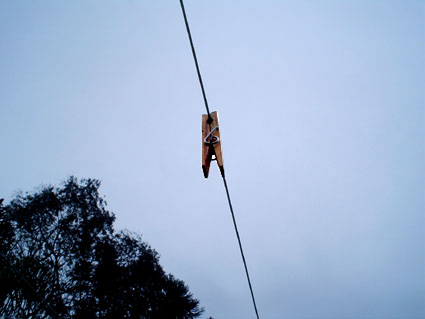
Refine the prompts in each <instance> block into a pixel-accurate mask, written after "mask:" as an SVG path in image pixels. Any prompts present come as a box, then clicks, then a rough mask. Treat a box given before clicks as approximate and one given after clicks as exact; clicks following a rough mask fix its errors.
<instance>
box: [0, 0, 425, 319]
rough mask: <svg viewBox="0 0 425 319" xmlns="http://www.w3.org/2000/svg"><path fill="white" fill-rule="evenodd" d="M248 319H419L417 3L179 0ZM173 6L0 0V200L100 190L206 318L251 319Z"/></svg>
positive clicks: (422, 264) (421, 80)
mask: <svg viewBox="0 0 425 319" xmlns="http://www.w3.org/2000/svg"><path fill="white" fill-rule="evenodd" d="M185 5H186V10H187V14H188V18H189V22H190V25H191V28H192V36H193V40H194V42H195V46H196V49H197V53H198V59H199V63H200V67H201V71H202V74H203V78H204V84H205V88H206V91H207V96H208V99H209V103H210V107H211V109H212V110H218V111H219V115H220V124H221V127H220V130H221V137H222V146H223V158H224V166H225V169H226V173H227V174H226V175H227V181H228V185H229V188H230V193H231V196H232V200H233V205H234V209H235V214H236V218H237V221H238V226H239V230H240V233H241V237H242V241H243V245H244V249H245V254H246V258H247V262H248V267H249V269H250V273H251V279H252V284H253V287H254V292H255V294H256V298H257V305H258V309H259V313H260V317H261V318H269V319H274V318H275V319H280V318H288V319H319V318H320V319H337V318H338V319H339V318H344V319H395V318H397V319H419V318H425V215H424V212H425V142H424V141H425V114H424V113H425V108H424V106H425V2H424V1H422V0H418V1H414V0H411V1H410V0H399V1H391V0H388V1H387V0H385V1H384V0H382V1H378V0H371V1H354V0H353V1H331V0H329V1H305V0H298V1H277V0H276V1H272V0H263V1H247V0H245V1H240V0H237V1H224V0H214V1H199V0H198V1H195V0H186V2H185ZM204 112H205V109H204V105H203V99H202V95H201V91H200V88H199V84H198V80H197V76H196V71H195V67H194V63H193V59H192V56H191V51H190V46H189V41H188V38H187V35H186V30H185V26H184V21H183V17H182V13H181V10H180V5H179V2H178V0H173V1H171V0H166V1H165V0H164V1H153V0H149V1H148V0H140V1H130V0H123V1H112V0H106V1H100V0H99V1H53V0H51V1H42V0H39V1H24V0H22V1H12V0H10V1H8V0H5V1H1V2H0V145H1V149H2V152H1V154H2V155H1V156H0V197H5V198H6V199H7V200H10V198H12V197H13V195H14V194H15V193H16V191H18V190H23V191H33V190H34V189H35V188H36V187H37V186H39V185H46V184H55V185H57V184H59V183H60V182H61V181H63V180H64V179H65V178H66V177H67V176H69V175H71V174H74V175H76V176H77V177H91V178H97V179H100V180H101V181H102V186H101V193H102V194H103V195H105V197H106V200H107V203H108V208H109V209H110V210H111V211H113V212H114V213H115V215H116V229H118V230H119V229H128V230H131V231H135V232H138V233H141V234H143V238H144V240H146V241H147V242H148V243H150V244H151V245H152V247H153V248H155V249H156V250H157V251H158V252H159V253H160V255H161V260H160V261H161V264H162V265H163V266H164V268H165V270H166V271H167V272H171V273H173V274H174V275H175V276H177V277H178V278H180V279H182V280H184V281H185V282H186V284H188V285H189V288H190V290H191V291H192V292H193V294H194V296H195V297H196V298H198V299H199V300H200V302H201V304H202V305H203V306H205V308H206V312H205V316H204V317H205V318H206V317H207V316H213V317H214V318H215V319H235V318H236V319H239V318H240V319H245V318H255V314H254V310H253V306H252V302H251V299H250V298H251V297H250V295H249V289H248V285H247V282H246V278H245V274H244V269H243V264H242V260H241V257H240V253H239V248H238V246H237V240H236V236H235V234H234V230H233V225H232V220H231V216H230V212H229V209H228V206H227V201H226V197H225V191H224V187H223V183H222V180H221V177H220V174H219V171H218V168H217V166H216V165H215V163H213V166H212V168H211V174H210V178H208V179H204V177H203V174H202V169H201V162H200V159H201V114H202V113H204Z"/></svg>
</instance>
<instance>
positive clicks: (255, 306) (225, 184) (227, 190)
mask: <svg viewBox="0 0 425 319" xmlns="http://www.w3.org/2000/svg"><path fill="white" fill-rule="evenodd" d="M223 182H224V187H225V188H226V195H227V200H228V202H229V208H230V212H231V213H232V220H233V226H235V232H236V237H237V238H238V243H239V249H240V251H241V256H242V260H243V265H244V267H245V273H246V278H247V279H248V285H249V290H250V291H251V297H252V303H253V304H254V310H255V314H256V315H257V319H260V317H259V316H258V310H257V304H256V302H255V297H254V291H253V289H252V285H251V279H250V278H249V273H248V266H247V265H246V260H245V255H244V253H243V248H242V242H241V237H240V236H239V231H238V226H237V225H236V219H235V214H234V213H233V206H232V202H231V200H230V194H229V188H228V187H227V182H226V177H224V176H223Z"/></svg>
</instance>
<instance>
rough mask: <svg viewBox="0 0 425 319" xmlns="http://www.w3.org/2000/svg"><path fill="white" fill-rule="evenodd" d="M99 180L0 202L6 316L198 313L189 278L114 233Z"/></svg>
mask: <svg viewBox="0 0 425 319" xmlns="http://www.w3.org/2000/svg"><path fill="white" fill-rule="evenodd" d="M99 185H100V182H99V181H98V180H93V179H83V180H81V181H79V180H78V179H77V178H75V177H70V178H69V179H68V180H67V181H66V182H65V183H64V184H63V185H61V186H60V187H51V186H49V187H44V188H42V189H41V190H39V191H38V192H36V193H35V194H19V195H17V196H16V198H15V199H13V200H12V201H11V202H10V203H9V204H8V205H3V203H2V201H0V253H1V256H0V261H1V263H0V265H1V266H0V282H1V283H2V284H1V285H0V297H1V301H2V303H1V308H0V316H1V317H2V318H72V319H87V318H99V319H107V318H146V319H147V318H149V319H167V318H173V319H191V318H198V317H199V316H200V315H201V314H202V312H203V309H202V308H200V307H199V301H198V300H196V299H194V298H193V296H192V294H191V293H190V292H189V290H188V287H187V286H186V285H185V284H184V282H183V281H181V280H178V279H176V278H174V276H173V275H171V274H166V273H165V272H164V270H163V269H162V267H161V265H160V264H159V256H158V254H157V252H156V251H155V250H153V249H152V248H151V247H150V246H148V245H147V244H146V243H144V242H143V241H142V240H141V238H140V237H139V236H137V235H134V234H130V233H127V232H118V233H117V232H114V229H113V223H114V219H115V217H114V215H113V214H112V213H110V212H109V211H108V210H107V209H106V204H105V202H104V200H103V199H102V198H101V197H100V195H99V192H98V188H99Z"/></svg>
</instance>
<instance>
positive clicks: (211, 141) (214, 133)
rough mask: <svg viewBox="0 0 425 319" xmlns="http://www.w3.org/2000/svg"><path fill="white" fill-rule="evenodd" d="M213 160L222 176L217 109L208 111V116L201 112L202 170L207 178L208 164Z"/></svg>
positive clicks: (222, 167)
mask: <svg viewBox="0 0 425 319" xmlns="http://www.w3.org/2000/svg"><path fill="white" fill-rule="evenodd" d="M213 156H214V158H213ZM214 160H215V161H217V164H218V167H219V168H220V172H221V176H223V177H224V166H223V156H222V152H221V140H220V129H219V126H218V114H217V111H214V112H212V113H210V116H209V117H208V114H202V170H203V171H204V176H205V178H208V173H209V171H210V164H211V161H214Z"/></svg>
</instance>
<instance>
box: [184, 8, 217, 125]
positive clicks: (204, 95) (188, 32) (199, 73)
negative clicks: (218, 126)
mask: <svg viewBox="0 0 425 319" xmlns="http://www.w3.org/2000/svg"><path fill="white" fill-rule="evenodd" d="M180 6H181V8H182V12H183V17H184V23H185V25H186V31H187V36H188V37H189V41H190V47H191V48H192V55H193V60H194V61H195V66H196V72H197V73H198V79H199V85H200V86H201V90H202V96H203V97H204V103H205V108H206V109H207V114H208V119H210V118H211V116H210V109H209V107H208V100H207V95H206V93H205V89H204V83H203V82H202V76H201V71H200V70H199V64H198V59H197V57H196V52H195V46H194V45H193V40H192V34H191V33H190V27H189V22H187V16H186V10H185V9H184V4H183V0H180Z"/></svg>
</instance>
